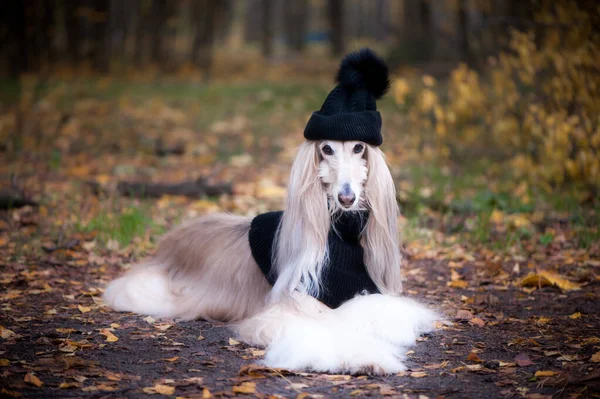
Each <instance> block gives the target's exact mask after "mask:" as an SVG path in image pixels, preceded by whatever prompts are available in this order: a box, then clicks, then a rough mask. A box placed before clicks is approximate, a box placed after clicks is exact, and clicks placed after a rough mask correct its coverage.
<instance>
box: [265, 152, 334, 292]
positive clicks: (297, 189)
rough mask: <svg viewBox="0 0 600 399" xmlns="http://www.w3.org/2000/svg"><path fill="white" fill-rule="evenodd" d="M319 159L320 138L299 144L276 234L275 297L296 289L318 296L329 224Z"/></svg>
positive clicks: (274, 261) (274, 259) (274, 260)
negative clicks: (283, 210) (276, 275)
mask: <svg viewBox="0 0 600 399" xmlns="http://www.w3.org/2000/svg"><path fill="white" fill-rule="evenodd" d="M319 162H320V158H319V153H318V142H317V141H306V142H305V143H304V144H302V145H301V146H300V148H299V150H298V155H297V156H296V159H295V160H294V163H293V165H292V169H291V171H290V181H289V184H288V190H287V200H286V207H285V212H284V213H283V217H282V218H281V223H280V225H279V229H278V231H277V235H276V237H275V243H276V250H275V251H274V258H273V264H274V265H275V267H276V270H277V273H278V278H277V281H276V283H275V285H274V286H273V291H272V299H273V300H278V299H280V298H281V296H282V295H291V293H293V292H294V290H298V291H300V292H303V293H307V294H310V295H315V296H316V295H317V294H318V292H319V281H320V275H321V270H322V268H323V265H324V264H325V263H326V256H327V236H328V233H329V228H330V219H329V211H328V209H327V193H326V192H325V190H324V189H323V183H321V180H320V179H319Z"/></svg>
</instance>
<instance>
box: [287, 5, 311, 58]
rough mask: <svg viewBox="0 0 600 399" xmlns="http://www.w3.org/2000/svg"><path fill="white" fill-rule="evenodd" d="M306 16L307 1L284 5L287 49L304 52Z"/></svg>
mask: <svg viewBox="0 0 600 399" xmlns="http://www.w3.org/2000/svg"><path fill="white" fill-rule="evenodd" d="M307 15H308V2H307V0H295V1H288V2H286V3H285V29H286V37H287V41H288V45H289V47H290V48H291V49H292V50H294V51H298V52H299V51H302V50H304V38H305V36H306V27H307Z"/></svg>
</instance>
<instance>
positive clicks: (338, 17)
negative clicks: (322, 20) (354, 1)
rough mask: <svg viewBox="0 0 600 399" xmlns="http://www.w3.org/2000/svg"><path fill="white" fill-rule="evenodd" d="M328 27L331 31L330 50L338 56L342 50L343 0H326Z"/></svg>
mask: <svg viewBox="0 0 600 399" xmlns="http://www.w3.org/2000/svg"><path fill="white" fill-rule="evenodd" d="M328 16H329V28H330V32H331V51H332V53H333V55H334V56H336V57H338V56H340V55H342V54H343V52H344V47H345V46H344V2H343V0H329V2H328Z"/></svg>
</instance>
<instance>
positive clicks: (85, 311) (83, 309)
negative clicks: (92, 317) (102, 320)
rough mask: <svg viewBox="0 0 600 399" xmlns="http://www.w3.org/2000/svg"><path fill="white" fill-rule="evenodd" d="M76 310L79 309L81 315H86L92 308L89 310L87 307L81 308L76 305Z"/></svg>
mask: <svg viewBox="0 0 600 399" xmlns="http://www.w3.org/2000/svg"><path fill="white" fill-rule="evenodd" d="M77 309H79V311H80V312H81V313H87V312H90V311H91V310H92V308H90V307H88V306H81V305H77Z"/></svg>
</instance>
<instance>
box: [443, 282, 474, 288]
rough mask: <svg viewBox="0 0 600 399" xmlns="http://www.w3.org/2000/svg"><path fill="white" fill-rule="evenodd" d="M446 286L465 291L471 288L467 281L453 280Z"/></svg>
mask: <svg viewBox="0 0 600 399" xmlns="http://www.w3.org/2000/svg"><path fill="white" fill-rule="evenodd" d="M446 285H447V286H448V287H451V288H462V289H465V288H467V287H468V286H469V283H467V282H466V281H465V280H453V281H448V282H447V283H446Z"/></svg>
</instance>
